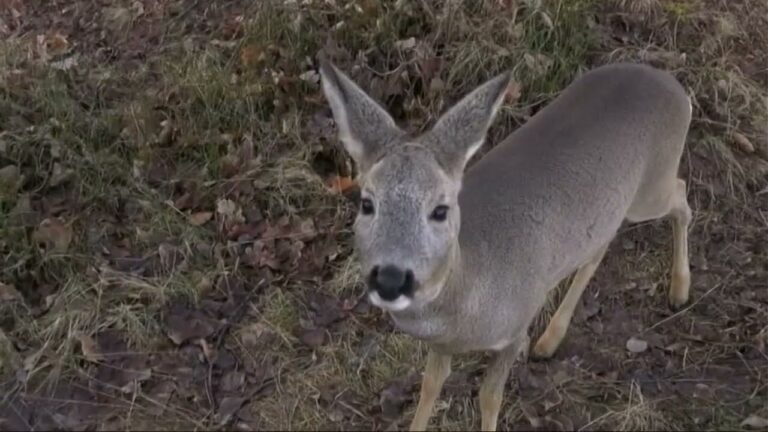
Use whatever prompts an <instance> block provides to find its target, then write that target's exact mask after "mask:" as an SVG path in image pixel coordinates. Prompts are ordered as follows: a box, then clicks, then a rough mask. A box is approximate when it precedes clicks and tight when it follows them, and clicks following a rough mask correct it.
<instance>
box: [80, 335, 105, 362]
mask: <svg viewBox="0 0 768 432" xmlns="http://www.w3.org/2000/svg"><path fill="white" fill-rule="evenodd" d="M77 340H78V341H80V349H81V350H82V351H83V357H85V359H86V360H88V361H89V362H92V363H98V362H100V361H103V360H104V354H102V352H101V350H100V349H99V345H98V344H97V343H96V341H95V340H93V338H92V337H90V336H88V335H85V334H81V335H78V336H77Z"/></svg>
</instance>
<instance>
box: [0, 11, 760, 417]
mask: <svg viewBox="0 0 768 432" xmlns="http://www.w3.org/2000/svg"><path fill="white" fill-rule="evenodd" d="M209 3H213V2H202V1H196V0H135V1H131V0H122V1H106V0H94V1H85V0H71V1H60V0H54V1H47V0H46V1H44V0H5V1H4V2H3V5H2V9H0V34H1V35H2V42H0V260H2V262H1V263H0V264H1V265H0V268H1V270H0V353H1V354H0V387H2V392H0V394H1V395H2V396H0V397H2V399H0V426H1V427H2V429H4V430H16V429H23V430H28V429H34V430H45V429H52V428H58V429H71V430H95V429H111V430H112V429H121V430H128V429H131V430H136V429H145V428H150V427H151V428H156V429H190V428H195V429H244V430H248V429H276V428H283V429H285V428H291V429H312V430H318V429H336V430H338V429H343V430H356V429H387V430H390V429H398V428H403V427H406V426H407V424H408V422H409V420H410V418H411V416H412V414H413V411H414V409H415V401H414V399H415V398H416V397H417V392H418V380H419V373H420V371H421V368H422V367H423V361H424V354H425V347H424V346H423V345H422V344H420V343H418V342H416V341H414V340H413V339H411V338H409V337H408V336H406V335H404V334H401V333H399V332H397V331H396V330H395V329H394V328H393V327H392V325H391V323H390V322H389V320H388V319H387V317H386V316H385V315H383V314H382V313H381V312H380V311H378V310H377V309H375V308H372V307H370V305H368V304H367V303H366V301H365V299H364V298H362V294H363V288H362V286H361V283H360V280H359V276H358V273H357V268H356V264H355V259H354V255H353V254H352V251H351V233H350V223H351V221H352V218H353V217H354V213H355V205H354V201H355V199H356V198H355V187H354V183H353V181H352V180H351V178H352V177H353V176H354V167H352V166H351V163H350V162H349V160H348V158H347V157H346V155H345V154H344V153H343V152H342V151H340V150H339V147H338V143H337V140H336V135H335V129H334V127H335V126H334V124H333V121H332V120H331V118H330V113H329V110H328V107H327V104H326V102H325V100H324V98H323V96H322V93H321V91H320V88H319V85H318V75H317V54H318V52H320V51H323V52H324V53H325V54H326V55H328V56H329V57H330V58H331V59H332V60H334V62H336V63H337V64H338V65H339V66H340V67H341V68H342V69H343V70H345V71H348V72H349V73H350V74H351V76H352V77H353V78H354V79H355V80H356V81H357V82H359V83H360V84H361V85H362V86H363V87H364V88H365V89H367V90H369V91H370V92H371V94H373V95H374V96H375V97H376V98H377V99H379V100H381V101H382V102H383V103H384V104H385V105H386V106H387V107H388V108H389V109H390V110H391V111H392V112H393V114H394V115H395V117H396V118H397V120H398V121H400V122H402V123H403V124H409V125H411V127H412V128H413V129H419V128H423V127H425V126H428V125H429V124H430V122H431V121H433V120H434V118H435V116H436V115H437V114H438V113H440V112H441V111H442V110H444V109H445V108H446V107H447V105H448V104H450V103H451V102H453V101H456V100H457V98H458V97H459V96H461V95H462V94H465V93H466V92H467V91H468V90H469V89H471V88H472V87H473V86H475V85H477V84H478V83H480V82H482V81H483V80H485V79H487V78H489V77H491V76H493V75H494V74H496V73H499V72H501V71H502V70H504V69H508V68H511V69H512V70H513V71H514V74H515V79H516V82H517V86H516V87H515V88H514V91H511V92H510V94H509V97H508V98H507V103H506V104H505V106H504V107H503V108H502V112H501V114H500V116H499V119H498V120H497V121H496V123H495V124H494V126H493V128H492V131H491V134H490V135H491V136H490V139H489V144H488V146H487V147H486V149H487V148H490V147H491V146H492V145H493V144H494V143H496V142H498V141H499V138H500V137H502V136H503V135H504V134H506V133H508V132H510V131H512V130H514V129H515V128H517V127H518V126H519V125H520V124H522V123H524V122H525V121H526V120H527V119H528V118H529V117H530V116H531V115H533V114H534V113H535V112H536V111H537V110H538V109H540V108H541V107H542V106H543V105H545V104H546V103H547V102H548V101H550V100H552V98H554V97H555V96H556V95H557V93H558V92H559V91H560V90H561V89H562V88H563V87H564V86H565V85H567V83H569V82H570V81H571V80H572V79H573V78H574V77H575V76H577V75H578V74H579V73H581V72H583V71H584V70H587V69H589V68H592V67H594V66H597V65H600V64H604V63H609V62H616V61H620V60H630V61H639V62H645V63H649V64H652V65H655V66H657V67H660V68H663V69H666V70H669V71H671V72H672V73H673V74H674V75H675V76H676V77H677V78H678V79H679V80H680V81H681V82H682V83H683V85H684V86H685V88H686V90H687V91H688V92H689V94H690V95H691V98H692V101H693V108H694V115H693V117H694V119H693V123H692V126H691V132H690V136H689V139H688V141H687V147H686V151H685V154H684V157H683V163H682V166H681V173H680V175H681V177H682V178H683V179H685V180H686V181H687V183H688V186H689V193H688V197H689V201H690V204H691V207H692V208H693V211H694V221H693V224H692V227H691V231H690V250H691V263H692V274H693V277H692V279H693V285H692V289H691V301H690V303H689V304H688V305H686V306H685V307H684V308H683V309H681V310H679V311H672V310H670V309H669V308H668V306H667V305H666V290H667V288H668V283H669V279H668V272H669V267H670V256H671V236H670V233H671V227H670V225H669V223H668V222H667V221H657V222H653V223H646V224H641V225H627V226H625V227H623V228H622V229H621V231H620V233H619V235H618V237H617V238H616V240H615V241H614V242H613V244H612V245H611V248H610V250H609V252H608V254H607V257H606V259H605V261H604V262H603V264H602V266H601V267H600V269H599V270H598V273H597V275H596V277H595V279H594V280H593V281H592V282H591V283H590V286H589V287H588V290H587V292H586V293H585V295H584V298H583V300H582V304H581V305H580V307H579V308H578V310H577V314H576V317H575V319H574V324H573V326H572V327H571V329H570V331H569V333H568V335H567V337H566V340H565V342H564V344H563V346H562V347H561V348H560V350H559V351H558V352H557V353H556V355H555V356H554V358H553V359H551V360H548V361H533V360H531V361H529V362H527V363H526V364H524V365H522V366H521V367H520V368H519V369H518V370H516V371H515V373H514V374H513V376H512V378H510V380H509V383H508V387H507V391H506V397H505V402H504V405H503V408H502V414H501V418H500V427H501V428H505V429H531V428H540V429H546V430H551V429H584V430H592V429H600V430H641V429H642V430H652V429H676V430H691V429H727V430H734V429H750V428H752V429H761V428H762V429H765V428H766V427H768V425H767V423H768V421H766V418H768V348H766V345H768V277H767V275H768V248H767V246H766V245H768V242H766V237H768V235H767V234H766V233H767V232H768V136H767V134H768V132H767V126H766V125H768V32H767V31H766V29H768V6H766V3H765V2H763V1H760V0H735V1H725V0H681V1H666V0H635V1H631V0H610V1H607V0H606V1H597V0H576V1H549V0H541V1H515V0H466V1H457V0H453V1H437V0H399V1H382V2H377V1H373V0H293V1H290V0H281V1H277V0H270V1H261V2H248V1H245V0H231V1H221V2H215V3H216V4H215V5H209ZM559 295H562V290H559V291H556V292H554V295H553V300H554V297H558V296H559ZM552 310H553V307H552V305H549V306H548V307H547V308H545V310H543V311H542V313H541V318H539V319H538V320H537V322H536V323H535V324H534V325H533V326H532V328H531V330H530V332H531V335H532V336H533V337H534V338H535V336H536V335H538V334H539V333H540V332H541V330H542V328H543V323H545V322H546V319H547V317H548V315H549V314H551V312H552ZM502 325H503V324H502ZM630 340H631V342H628V341H630ZM485 360H486V358H485V357H484V356H483V355H480V354H477V355H466V356H459V357H458V358H456V360H455V361H454V374H453V375H452V376H451V378H450V379H449V381H448V383H447V385H446V388H445V389H444V391H443V394H442V397H441V399H440V401H439V403H438V405H437V407H436V411H435V415H434V417H433V419H432V422H431V424H430V425H431V427H432V428H435V429H438V428H439V429H443V430H462V429H467V428H477V427H479V412H478V406H477V402H476V395H477V389H478V382H479V378H480V376H481V375H480V374H481V372H482V369H483V365H484V364H485Z"/></svg>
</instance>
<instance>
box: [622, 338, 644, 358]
mask: <svg viewBox="0 0 768 432" xmlns="http://www.w3.org/2000/svg"><path fill="white" fill-rule="evenodd" d="M626 346H627V350H628V351H630V352H633V353H636V354H637V353H641V352H643V351H645V350H647V349H648V342H646V341H644V340H642V339H637V338H635V337H634V336H632V337H631V338H629V339H628V340H627V345H626Z"/></svg>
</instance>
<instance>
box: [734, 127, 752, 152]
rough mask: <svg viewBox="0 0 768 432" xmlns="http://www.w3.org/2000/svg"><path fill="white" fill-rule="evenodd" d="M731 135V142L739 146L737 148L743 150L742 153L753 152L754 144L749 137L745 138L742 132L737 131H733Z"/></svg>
mask: <svg viewBox="0 0 768 432" xmlns="http://www.w3.org/2000/svg"><path fill="white" fill-rule="evenodd" d="M732 137H733V143H734V144H735V145H736V147H738V148H739V150H741V151H743V152H744V153H754V152H755V145H754V144H752V142H751V141H750V140H749V138H747V137H746V136H744V135H743V134H741V133H739V132H734V133H733V135H732Z"/></svg>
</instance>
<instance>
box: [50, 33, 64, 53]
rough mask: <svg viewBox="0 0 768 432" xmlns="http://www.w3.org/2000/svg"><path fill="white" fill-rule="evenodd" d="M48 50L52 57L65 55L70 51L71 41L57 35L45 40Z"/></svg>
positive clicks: (59, 34)
mask: <svg viewBox="0 0 768 432" xmlns="http://www.w3.org/2000/svg"><path fill="white" fill-rule="evenodd" d="M45 45H46V49H47V50H48V53H50V54H52V55H57V54H63V53H65V52H67V51H68V50H69V41H68V40H67V38H66V36H64V35H62V34H61V33H56V34H54V35H53V36H51V37H49V38H47V39H46V40H45Z"/></svg>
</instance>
